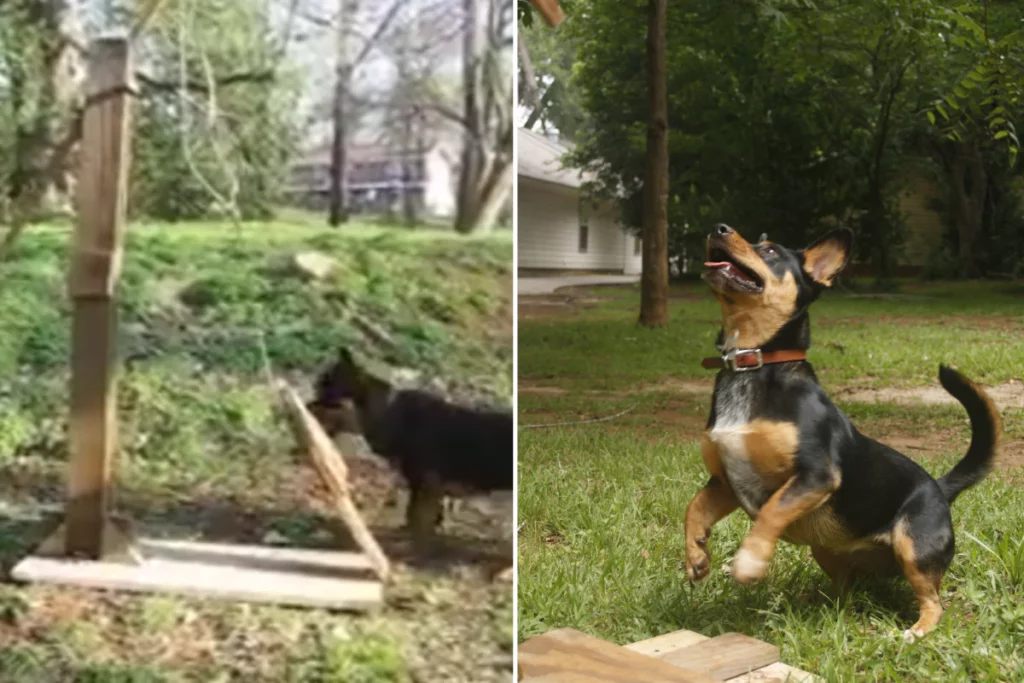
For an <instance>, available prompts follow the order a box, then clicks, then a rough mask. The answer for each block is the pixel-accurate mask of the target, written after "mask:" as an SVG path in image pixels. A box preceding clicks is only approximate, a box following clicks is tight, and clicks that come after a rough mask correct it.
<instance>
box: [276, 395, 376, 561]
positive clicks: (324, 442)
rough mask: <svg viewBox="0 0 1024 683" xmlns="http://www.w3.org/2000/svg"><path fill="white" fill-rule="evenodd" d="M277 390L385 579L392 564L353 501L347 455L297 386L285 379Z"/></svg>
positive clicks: (342, 510) (344, 516)
mask: <svg viewBox="0 0 1024 683" xmlns="http://www.w3.org/2000/svg"><path fill="white" fill-rule="evenodd" d="M278 391H279V392H280V394H281V400H282V401H283V402H284V405H285V407H286V408H287V409H288V412H289V415H290V417H291V419H292V426H293V427H294V428H295V429H296V431H298V433H299V443H300V445H301V446H304V447H305V448H306V449H307V450H308V451H309V455H310V457H311V458H312V459H313V464H314V465H316V469H317V471H318V472H319V473H320V478H321V479H323V481H324V483H325V484H327V487H328V488H329V489H330V490H331V493H333V494H334V501H335V504H336V505H337V509H338V514H339V515H341V519H342V521H343V522H344V523H345V526H346V527H347V528H348V530H349V531H350V532H351V533H352V538H353V539H354V540H355V542H356V544H357V545H358V546H359V547H360V548H361V549H362V551H363V552H364V553H366V554H367V556H368V557H369V558H370V562H371V563H372V564H373V567H374V570H375V571H376V573H377V576H378V577H379V578H380V580H381V581H386V580H387V578H388V574H389V573H390V571H391V565H390V563H389V562H388V558H387V556H386V555H385V554H384V551H383V550H381V548H380V546H379V545H377V540H376V539H375V538H374V537H373V534H371V533H370V529H369V528H368V527H367V526H366V522H365V521H363V517H362V515H360V514H359V510H357V509H356V506H355V504H354V503H353V502H352V497H351V496H350V495H349V486H348V468H347V467H346V466H345V459H344V458H343V457H342V456H341V453H339V452H338V449H337V448H336V447H335V446H334V442H333V441H331V438H330V437H329V436H327V433H326V432H324V429H323V427H321V426H320V423H319V422H318V421H317V419H316V418H315V417H313V416H312V415H311V414H310V413H309V411H308V410H306V406H305V404H303V402H302V399H301V398H299V395H298V394H297V393H296V392H295V390H294V389H292V388H291V387H290V386H289V385H288V384H287V383H286V382H284V381H281V382H279V383H278Z"/></svg>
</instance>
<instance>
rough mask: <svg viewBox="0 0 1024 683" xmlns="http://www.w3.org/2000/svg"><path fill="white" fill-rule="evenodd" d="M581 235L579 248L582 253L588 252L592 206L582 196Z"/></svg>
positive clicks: (580, 209)
mask: <svg viewBox="0 0 1024 683" xmlns="http://www.w3.org/2000/svg"><path fill="white" fill-rule="evenodd" d="M579 214H580V235H579V250H580V253H581V254H586V253H587V248H588V247H589V246H590V206H589V205H588V204H587V202H586V200H584V199H583V197H580V207H579Z"/></svg>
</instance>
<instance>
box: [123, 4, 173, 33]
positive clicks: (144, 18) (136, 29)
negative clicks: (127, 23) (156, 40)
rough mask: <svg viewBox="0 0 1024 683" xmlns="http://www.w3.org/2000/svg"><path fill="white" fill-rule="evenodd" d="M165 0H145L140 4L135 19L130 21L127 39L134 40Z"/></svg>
mask: <svg viewBox="0 0 1024 683" xmlns="http://www.w3.org/2000/svg"><path fill="white" fill-rule="evenodd" d="M166 1H167V0H145V2H143V4H142V9H141V10H140V11H139V12H137V13H136V15H135V21H134V22H132V26H131V29H129V31H128V39H129V40H132V41H134V40H135V39H136V38H138V37H139V36H140V35H142V33H143V32H144V31H145V30H146V27H147V26H148V25H149V24H150V22H152V21H153V19H154V18H155V17H156V15H157V13H159V12H160V8H161V7H162V6H163V5H164V4H165V3H166Z"/></svg>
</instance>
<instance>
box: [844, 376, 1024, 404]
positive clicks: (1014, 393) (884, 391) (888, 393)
mask: <svg viewBox="0 0 1024 683" xmlns="http://www.w3.org/2000/svg"><path fill="white" fill-rule="evenodd" d="M985 391H986V392H987V393H988V395H989V396H991V397H992V400H993V401H995V402H996V405H998V406H999V408H1000V409H1001V410H1006V409H1007V408H1024V382H1021V381H1020V380H1010V381H1009V382H1004V383H1002V384H996V385H994V386H990V387H985ZM833 397H834V398H840V399H843V400H845V401H857V402H859V403H882V402H893V403H901V404H904V405H910V404H924V405H945V404H955V403H956V402H957V401H956V399H955V398H953V397H952V396H950V395H949V394H948V393H946V390H945V389H943V388H942V387H941V386H938V385H929V386H923V387H910V388H905V389H897V388H881V389H856V388H846V389H838V390H836V391H835V393H834V394H833Z"/></svg>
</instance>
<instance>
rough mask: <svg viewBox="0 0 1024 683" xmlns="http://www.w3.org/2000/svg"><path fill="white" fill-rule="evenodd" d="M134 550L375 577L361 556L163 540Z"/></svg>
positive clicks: (141, 544) (152, 554)
mask: <svg viewBox="0 0 1024 683" xmlns="http://www.w3.org/2000/svg"><path fill="white" fill-rule="evenodd" d="M136 548H137V549H138V550H139V552H141V553H142V555H143V556H144V557H147V558H149V559H162V560H171V561H179V562H199V563H202V564H227V565H235V566H243V567H244V566H252V567H257V566H262V567H276V568H278V569H282V570H283V569H286V568H287V569H288V571H295V572H302V571H306V572H308V573H311V574H314V573H317V574H323V575H327V576H339V575H342V574H352V575H354V576H355V575H360V574H365V575H368V576H372V575H374V574H375V570H374V567H373V563H371V562H370V558H368V557H367V556H366V555H365V554H363V553H361V552H348V551H338V550H311V549H308V548H290V547H289V548H286V547H268V546H260V545H237V544H233V543H231V544H229V543H207V542H205V541H177V540H166V539H142V540H140V541H138V542H137V543H136Z"/></svg>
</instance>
